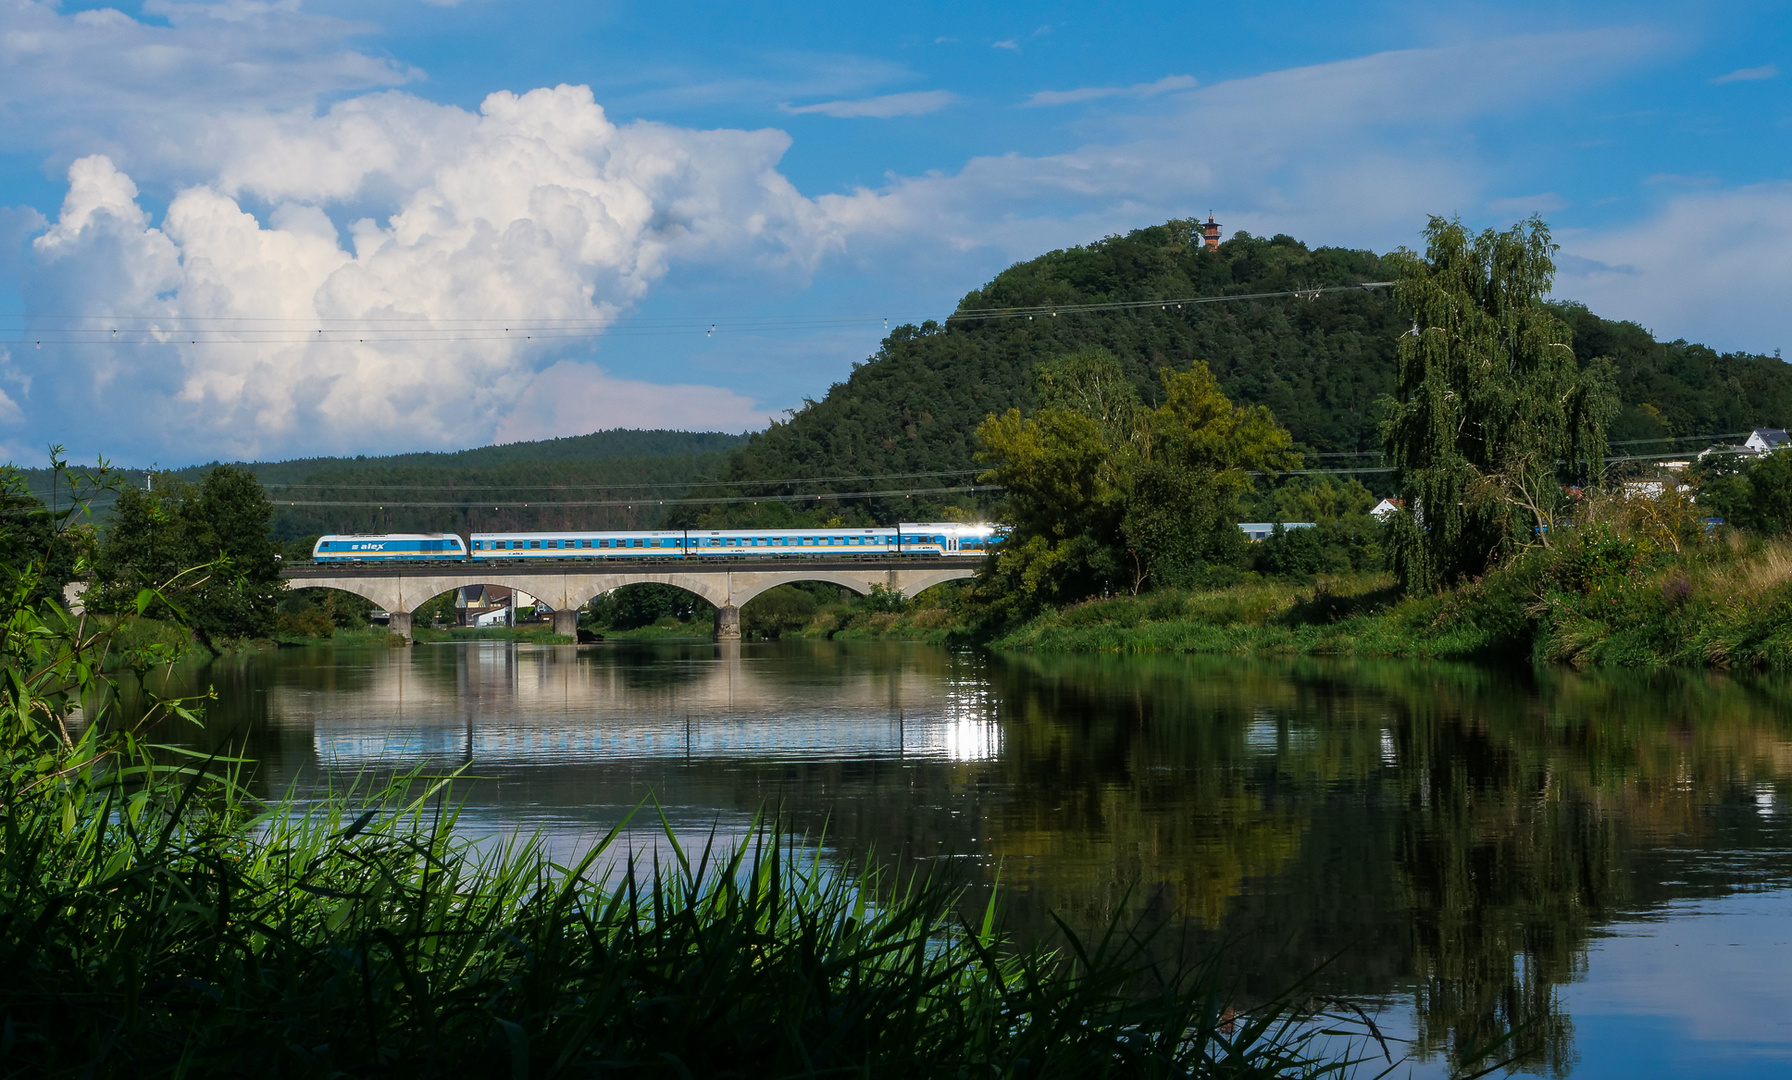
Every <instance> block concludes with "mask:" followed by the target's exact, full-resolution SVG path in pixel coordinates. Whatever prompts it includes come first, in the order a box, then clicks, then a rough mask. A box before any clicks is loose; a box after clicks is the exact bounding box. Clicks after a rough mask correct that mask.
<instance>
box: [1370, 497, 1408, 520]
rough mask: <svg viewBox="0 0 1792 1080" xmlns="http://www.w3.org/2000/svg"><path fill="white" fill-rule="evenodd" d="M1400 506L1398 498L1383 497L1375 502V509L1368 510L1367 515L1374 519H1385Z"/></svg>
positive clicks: (1396, 512) (1398, 509)
mask: <svg viewBox="0 0 1792 1080" xmlns="http://www.w3.org/2000/svg"><path fill="white" fill-rule="evenodd" d="M1400 507H1401V502H1400V500H1399V499H1383V500H1381V501H1380V502H1378V503H1376V504H1375V509H1373V510H1371V511H1369V516H1370V517H1372V518H1374V519H1375V520H1376V521H1386V520H1387V519H1388V515H1389V514H1398V513H1399V512H1400Z"/></svg>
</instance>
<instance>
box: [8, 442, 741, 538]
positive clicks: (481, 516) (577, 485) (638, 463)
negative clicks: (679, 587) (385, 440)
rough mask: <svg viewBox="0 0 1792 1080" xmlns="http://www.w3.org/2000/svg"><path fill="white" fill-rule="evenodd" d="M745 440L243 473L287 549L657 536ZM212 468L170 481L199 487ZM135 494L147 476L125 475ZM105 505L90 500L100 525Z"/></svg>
mask: <svg viewBox="0 0 1792 1080" xmlns="http://www.w3.org/2000/svg"><path fill="white" fill-rule="evenodd" d="M743 441H744V439H743V437H742V436H739V435H730V434H726V433H723V432H713V431H711V432H698V431H666V430H629V429H623V428H617V429H614V430H610V431H598V432H593V433H592V434H589V435H578V436H573V437H571V438H565V439H549V440H544V441H539V442H518V443H508V444H505V445H503V446H485V447H479V448H477V449H473V450H462V451H458V452H451V453H421V454H396V455H393V456H390V457H354V458H305V459H301V460H297V461H279V462H252V463H249V464H247V465H246V466H245V467H246V468H248V469H249V470H251V471H252V472H254V473H255V475H256V477H257V479H259V480H260V481H261V483H262V485H263V486H264V487H265V488H266V489H267V492H268V496H269V498H270V499H271V500H272V501H273V504H274V507H275V513H274V521H273V529H274V534H275V535H276V536H277V537H279V538H280V539H282V540H292V539H295V538H299V537H306V536H312V535H315V534H317V533H323V532H388V531H390V532H413V531H416V532H424V531H428V532H434V531H467V530H472V529H538V528H591V529H601V528H644V529H645V528H655V527H657V526H659V525H660V524H662V523H663V522H664V520H665V516H666V513H667V510H668V508H667V507H666V506H665V505H663V504H662V502H661V500H666V499H675V498H677V497H679V496H681V495H683V494H685V492H686V490H687V489H688V487H689V485H690V484H691V483H692V481H694V480H698V479H707V478H713V477H715V476H717V475H719V474H720V473H721V471H722V469H723V468H725V466H726V463H727V458H726V452H727V451H728V450H730V449H732V448H734V447H737V446H739V445H740V444H741V443H742V442H743ZM215 464H216V463H215V462H213V463H211V464H207V465H195V466H191V467H189V468H185V469H177V470H170V471H168V472H167V473H165V474H162V475H166V476H170V477H173V478H177V479H182V480H188V481H192V482H197V481H198V480H199V479H200V478H201V477H202V476H204V475H205V474H206V473H208V472H210V471H211V469H212V468H213V466H214V465H215ZM25 477H26V479H27V481H28V482H29V484H30V486H31V490H32V491H33V492H34V493H36V494H37V495H38V496H39V497H41V498H43V499H44V500H45V501H46V502H49V501H51V499H52V498H54V494H53V492H52V491H51V490H50V480H49V474H48V472H47V471H46V470H42V469H28V470H25ZM123 479H124V481H125V482H126V483H128V484H129V485H131V486H141V485H142V484H143V483H144V481H145V471H144V470H143V469H140V468H130V469H125V470H123ZM111 503H112V499H111V498H109V497H102V498H100V499H98V500H96V501H95V509H96V511H98V512H99V513H100V514H101V515H102V516H103V515H105V514H107V513H109V511H110V506H111Z"/></svg>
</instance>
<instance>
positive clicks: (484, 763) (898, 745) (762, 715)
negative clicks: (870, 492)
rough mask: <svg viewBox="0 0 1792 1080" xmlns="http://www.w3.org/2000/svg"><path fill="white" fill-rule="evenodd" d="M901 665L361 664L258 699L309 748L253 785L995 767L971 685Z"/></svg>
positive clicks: (586, 654)
mask: <svg viewBox="0 0 1792 1080" xmlns="http://www.w3.org/2000/svg"><path fill="white" fill-rule="evenodd" d="M743 649H744V650H745V651H744V652H743ZM901 651H902V650H900V649H899V650H897V652H898V653H900V652H901ZM911 652H912V654H913V655H912V657H911V659H912V660H913V661H914V662H910V663H901V662H897V663H894V664H885V663H882V662H872V661H871V660H870V658H869V657H867V658H865V662H863V663H862V664H860V665H848V667H849V670H845V671H839V670H834V671H830V672H827V673H825V674H823V673H814V674H812V675H811V676H810V677H802V676H795V675H794V673H793V671H792V669H791V666H790V665H789V664H788V663H787V662H785V663H777V662H768V661H766V660H759V659H756V658H755V657H754V656H753V647H752V646H750V645H749V646H744V647H743V646H742V645H740V644H738V643H733V642H719V643H716V644H713V645H697V644H691V645H682V646H673V647H665V646H662V647H660V648H659V649H658V650H655V651H654V652H652V653H647V652H645V651H643V650H636V649H623V650H615V649H588V648H587V649H577V648H574V647H571V646H547V647H541V648H529V647H523V648H517V647H513V646H511V645H509V644H506V643H492V644H462V645H453V646H443V647H420V648H418V649H417V650H415V651H414V652H410V653H407V652H405V651H386V652H369V653H367V654H365V656H364V657H363V658H362V659H363V660H364V667H363V669H362V670H360V671H358V672H356V673H355V675H354V678H355V681H356V682H357V683H358V684H359V685H357V686H355V687H353V688H352V689H353V690H354V692H353V693H351V694H346V695H345V694H343V693H342V690H344V689H348V688H346V687H343V686H342V685H341V677H342V676H343V674H344V673H343V672H342V671H340V670H339V669H332V670H333V673H334V675H335V676H336V677H335V678H332V679H330V680H328V681H327V683H326V684H321V685H310V684H307V681H306V680H303V679H290V680H289V679H281V680H280V681H279V683H278V684H277V685H275V686H273V687H270V688H268V696H267V708H268V713H269V716H268V719H269V720H270V721H271V722H272V726H273V727H274V728H275V729H279V730H283V731H285V732H287V733H288V734H289V735H292V734H297V733H299V732H301V731H307V730H308V731H309V734H310V742H311V753H310V754H309V755H305V757H306V758H309V760H295V759H294V758H293V757H292V755H291V751H292V749H294V747H293V744H292V743H291V742H290V741H287V742H286V743H285V751H286V752H285V753H283V754H280V755H277V760H278V761H279V769H280V773H281V774H282V775H279V776H274V775H270V776H269V777H268V781H269V783H270V784H272V785H274V786H279V784H281V783H282V782H283V781H285V780H291V779H294V778H298V777H299V776H301V775H302V774H316V773H323V774H335V775H336V776H338V777H340V776H341V775H343V774H353V773H359V772H363V771H366V770H368V769H370V768H372V769H394V768H404V767H408V766H412V765H416V764H422V763H428V764H430V765H432V766H436V767H453V766H459V765H462V764H467V765H471V766H472V771H473V772H474V773H475V774H478V775H480V776H490V775H492V774H493V772H494V771H497V772H498V773H499V774H502V773H504V772H507V771H509V770H510V769H531V770H541V769H544V768H545V769H547V770H549V771H560V770H564V769H578V768H580V767H581V766H584V767H593V766H595V767H598V768H600V769H602V768H608V767H615V766H618V765H625V764H627V763H631V762H632V763H635V764H637V765H639V764H642V763H647V762H653V761H667V762H677V761H681V760H692V759H698V758H701V759H705V760H715V759H728V758H751V759H757V760H760V761H762V762H763V761H776V760H789V761H791V762H803V763H814V762H817V761H825V760H842V761H844V760H861V759H866V758H874V759H875V758H881V757H887V758H890V759H893V760H896V759H909V758H913V759H918V760H925V759H932V760H943V761H986V760H990V759H993V758H994V757H996V756H997V755H998V753H999V752H1000V749H1001V735H1000V729H999V726H998V725H997V723H996V720H995V714H996V709H995V705H994V702H993V701H992V700H991V690H990V687H989V684H988V682H987V680H985V679H982V678H977V677H973V676H972V673H971V672H970V671H968V670H967V671H965V672H961V673H960V674H959V675H957V676H954V675H953V674H952V673H951V672H948V671H941V670H939V669H938V668H939V665H938V663H937V656H938V654H936V653H933V652H932V651H919V650H914V651H911ZM650 657H651V662H648V663H645V664H644V663H643V661H644V659H648V658H650ZM923 659H925V660H926V661H931V662H922V660H923ZM291 674H299V673H298V672H293V673H291ZM264 761H267V762H268V763H269V764H274V760H272V759H267V758H264ZM319 778H321V777H319ZM482 801H483V800H482Z"/></svg>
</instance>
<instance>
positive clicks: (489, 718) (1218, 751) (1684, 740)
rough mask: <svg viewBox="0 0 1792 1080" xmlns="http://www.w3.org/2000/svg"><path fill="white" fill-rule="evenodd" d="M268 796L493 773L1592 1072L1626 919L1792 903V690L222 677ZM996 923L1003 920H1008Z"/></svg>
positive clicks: (1067, 673)
mask: <svg viewBox="0 0 1792 1080" xmlns="http://www.w3.org/2000/svg"><path fill="white" fill-rule="evenodd" d="M191 677H192V678H200V679H205V680H207V681H210V682H212V683H214V684H216V685H218V687H219V690H220V701H219V703H218V706H217V707H216V709H215V710H214V714H213V719H212V720H211V722H210V723H208V728H207V732H206V733H203V734H200V733H195V735H194V736H193V737H194V740H195V741H197V742H201V743H203V742H205V741H207V740H208V739H219V738H222V737H224V736H223V733H225V732H229V731H233V730H235V731H244V732H247V733H248V739H247V749H248V752H249V753H251V754H252V755H254V756H256V757H257V758H258V759H259V760H260V761H261V762H262V766H261V773H260V782H261V783H262V784H264V785H265V787H266V789H267V790H272V791H277V790H282V789H283V788H284V787H285V786H286V785H287V784H289V783H295V782H296V783H298V784H299V785H300V786H301V788H302V787H304V786H305V785H307V784H317V783H325V782H334V783H340V782H341V781H342V778H343V777H345V776H348V775H353V774H354V773H356V772H357V771H359V770H361V769H364V768H367V767H369V766H370V765H374V766H379V767H392V768H397V767H405V766H408V765H412V764H415V763H416V762H417V761H418V759H419V758H422V759H433V760H436V761H439V762H441V763H442V764H458V763H459V762H461V761H469V760H470V761H471V762H472V765H473V772H475V773H476V774H477V775H478V776H480V777H483V778H484V779H482V780H480V781H478V782H476V783H475V784H474V785H473V786H472V787H470V788H468V789H465V795H466V798H467V800H468V810H469V813H468V817H467V820H469V821H474V822H483V823H486V825H487V826H488V827H494V828H497V827H502V826H503V825H504V823H510V824H512V825H514V824H516V823H519V822H521V823H524V824H525V825H527V826H529V827H537V826H539V827H544V828H547V829H548V830H549V831H550V832H552V831H554V830H561V831H563V832H565V833H566V834H567V835H569V836H571V835H588V834H589V833H590V832H592V831H594V830H596V829H598V828H601V827H604V826H607V825H608V824H609V823H610V822H611V821H613V820H614V819H615V817H616V815H618V814H620V813H622V812H624V811H625V809H626V808H627V807H628V806H631V805H633V804H634V803H635V802H636V801H638V800H639V799H641V798H642V797H644V796H645V795H646V794H647V793H648V792H650V791H651V792H652V793H654V794H655V795H656V796H657V797H658V798H659V799H660V800H661V801H662V802H663V803H665V804H666V805H667V806H668V807H669V808H670V813H671V814H672V816H673V818H674V820H675V823H678V824H680V825H682V826H684V827H687V828H693V829H703V828H707V827H708V826H710V825H712V824H715V823H717V822H721V823H722V825H723V826H724V828H732V827H738V825H739V824H740V822H742V821H744V820H745V819H746V818H747V817H749V816H750V815H751V814H752V813H754V812H755V811H756V810H758V809H759V808H760V807H762V806H781V807H783V808H784V809H785V811H786V812H787V814H789V815H790V816H791V818H792V819H793V820H795V821H797V822H798V823H799V824H800V825H802V826H804V827H807V828H810V829H812V830H819V829H821V828H823V827H825V828H826V829H827V831H828V835H829V836H830V837H831V838H833V839H834V841H835V846H836V849H837V850H839V851H841V852H842V854H851V853H854V852H865V851H875V852H878V853H880V854H881V856H882V857H886V858H897V859H901V860H906V861H909V862H910V863H911V864H917V865H941V864H940V863H939V862H938V861H937V860H941V859H942V858H944V857H951V858H950V860H949V862H947V863H945V864H944V865H947V866H949V867H950V868H951V872H954V873H958V874H961V875H964V880H965V881H966V883H967V884H968V885H970V886H971V887H972V888H973V891H975V890H979V889H983V888H987V887H988V886H989V884H990V883H991V882H993V881H994V880H995V878H996V876H997V875H998V873H999V875H1000V876H1001V878H1002V880H1003V881H1004V883H1005V884H1006V885H1007V886H1008V887H1009V892H1008V904H1009V908H1010V911H1011V913H1012V914H1013V916H1014V921H1015V922H1016V924H1017V925H1018V926H1019V927H1021V928H1023V929H1025V930H1027V931H1029V932H1032V933H1037V934H1048V933H1050V932H1051V928H1052V926H1053V924H1052V922H1051V920H1050V918H1049V915H1048V912H1057V913H1059V914H1061V915H1063V916H1065V917H1066V918H1067V920H1068V921H1070V922H1071V923H1072V924H1073V925H1082V926H1100V925H1103V924H1105V923H1107V922H1108V921H1109V920H1111V919H1113V918H1116V917H1122V918H1142V919H1145V920H1147V921H1150V922H1158V923H1161V924H1163V926H1164V928H1165V929H1164V933H1163V934H1162V936H1161V937H1160V938H1159V943H1160V945H1161V947H1162V948H1163V949H1165V950H1166V951H1182V952H1185V953H1187V954H1189V955H1204V954H1207V953H1209V952H1210V951H1211V950H1212V949H1214V948H1216V947H1222V946H1223V947H1224V949H1225V952H1224V955H1225V957H1226V962H1227V963H1228V964H1229V965H1230V966H1231V967H1232V968H1233V969H1234V970H1235V971H1236V972H1237V978H1238V985H1239V987H1240V994H1241V995H1242V996H1243V997H1247V998H1248V997H1250V996H1252V995H1255V994H1263V993H1267V992H1271V991H1275V990H1280V989H1282V988H1284V987H1286V986H1287V985H1288V984H1289V983H1291V982H1292V981H1294V980H1295V979H1297V978H1299V977H1301V976H1305V975H1308V974H1310V973H1311V972H1313V971H1315V970H1318V971H1319V974H1318V976H1317V978H1316V983H1317V986H1318V987H1319V988H1320V989H1322V990H1324V991H1327V992H1341V993H1346V994H1351V995H1356V996H1365V995H1387V996H1391V997H1404V998H1406V999H1408V1000H1410V1002H1411V1004H1412V1008H1413V1014H1414V1027H1415V1031H1416V1035H1417V1038H1418V1041H1419V1049H1420V1050H1422V1052H1423V1053H1425V1054H1427V1055H1429V1054H1436V1053H1442V1054H1444V1055H1446V1056H1449V1057H1454V1056H1455V1054H1456V1053H1457V1052H1459V1051H1460V1050H1461V1048H1463V1047H1465V1046H1469V1045H1484V1044H1486V1043H1487V1042H1490V1041H1491V1040H1493V1039H1494V1038H1497V1037H1499V1036H1501V1035H1504V1034H1506V1033H1508V1032H1512V1031H1514V1030H1516V1032H1517V1035H1516V1040H1517V1043H1518V1045H1519V1046H1521V1047H1523V1048H1524V1049H1526V1050H1527V1051H1528V1052H1529V1053H1530V1055H1531V1057H1530V1060H1529V1063H1528V1067H1529V1068H1530V1069H1532V1070H1534V1071H1539V1072H1546V1073H1551V1074H1555V1075H1562V1074H1565V1073H1566V1072H1567V1071H1568V1070H1569V1068H1571V1067H1572V1064H1573V1061H1574V1047H1573V1027H1572V1024H1571V1021H1570V1018H1569V1017H1568V1016H1567V1015H1566V1014H1565V1012H1564V1010H1563V1009H1562V1007H1561V1004H1560V988H1561V987H1562V986H1563V985H1564V984H1566V983H1567V982H1569V981H1570V980H1572V979H1573V978H1574V977H1575V976H1576V975H1577V973H1579V972H1581V971H1582V970H1583V969H1584V965H1585V963H1586V956H1587V946H1588V943H1589V941H1590V939H1591V938H1592V937H1593V936H1594V935H1595V934H1596V933H1598V932H1599V930H1600V928H1601V927H1603V926H1606V925H1608V924H1611V923H1612V922H1614V921H1615V920H1619V919H1622V918H1624V917H1626V916H1628V915H1633V914H1636V913H1640V912H1646V911H1650V910H1660V909H1661V908H1662V906H1663V905H1666V904H1668V903H1670V902H1673V901H1678V900H1685V899H1692V898H1701V897H1717V896H1722V895H1727V894H1729V893H1731V892H1734V891H1736V890H1739V889H1751V888H1761V887H1766V886H1771V885H1782V884H1785V883H1787V882H1788V880H1792V851H1789V850H1788V849H1789V847H1792V845H1789V844H1788V836H1787V829H1786V827H1785V825H1786V821H1785V815H1784V812H1783V808H1784V807H1785V806H1786V805H1787V799H1788V796H1789V794H1792V790H1789V788H1792V784H1789V779H1788V772H1789V771H1792V730H1789V724H1788V722H1787V721H1786V720H1785V719H1782V718H1783V717H1786V716H1788V715H1789V713H1788V709H1787V705H1788V704H1789V702H1788V697H1789V696H1792V695H1789V691H1792V684H1787V683H1785V682H1782V681H1777V680H1753V681H1749V680H1732V679H1729V678H1726V677H1723V676H1717V675H1706V674H1685V673H1677V674H1676V673H1668V674H1652V675H1630V674H1600V675H1587V674H1575V673H1571V672H1557V671H1544V672H1530V671H1524V672H1502V671H1491V670H1487V669H1481V668H1475V667H1469V666H1455V665H1438V664H1431V665H1424V664H1407V663H1385V664H1382V663H1366V662H1336V663H1332V662H1324V661H1315V660H1300V661H1289V662H1286V663H1268V662H1257V661H1244V660H1236V659H1226V658H1197V659H1186V658H1163V657H1157V658H1154V657H1145V658H1139V657H1069V658H1042V657H1019V658H1012V657H1008V658H1000V657H996V658H992V657H983V656H978V655H975V654H970V653H950V652H946V651H944V650H938V649H930V648H922V647H909V646H877V645H867V646H853V647H842V646H839V645H835V644H833V643H828V642H818V643H805V642H784V643H772V644H768V645H762V646H760V645H747V646H744V647H743V646H733V647H724V646H716V645H708V644H684V645H659V646H642V647H630V648H614V647H607V646H606V647H601V648H595V649H592V648H586V649H573V648H570V647H566V648H552V647H545V648H535V647H509V646H503V647H495V648H494V647H490V646H435V647H418V648H416V649H413V650H409V651H402V650H399V651H390V652H385V651H360V652H349V651H343V652H340V653H333V652H331V651H330V650H327V649H324V650H295V651H291V652H283V653H281V654H279V655H277V656H273V657H255V658H249V659H247V660H241V661H229V662H221V663H219V664H214V665H212V666H211V668H210V669H209V670H207V671H204V672H196V673H191ZM975 899H976V898H975V896H973V901H974V900H975Z"/></svg>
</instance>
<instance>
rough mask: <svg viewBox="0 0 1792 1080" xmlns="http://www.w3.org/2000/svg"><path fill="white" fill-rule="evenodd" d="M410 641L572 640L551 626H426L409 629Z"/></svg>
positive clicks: (558, 642)
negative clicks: (442, 627)
mask: <svg viewBox="0 0 1792 1080" xmlns="http://www.w3.org/2000/svg"><path fill="white" fill-rule="evenodd" d="M411 639H412V640H413V641H415V642H416V643H417V644H419V645H433V644H435V643H437V642H443V641H519V642H526V643H529V644H532V645H571V644H573V639H572V638H570V637H567V636H566V635H565V634H556V633H554V628H553V627H551V626H545V625H543V626H478V627H474V626H456V627H449V628H444V629H441V630H437V629H435V628H433V627H428V626H416V627H412V628H411Z"/></svg>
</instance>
